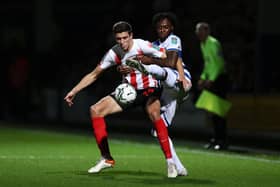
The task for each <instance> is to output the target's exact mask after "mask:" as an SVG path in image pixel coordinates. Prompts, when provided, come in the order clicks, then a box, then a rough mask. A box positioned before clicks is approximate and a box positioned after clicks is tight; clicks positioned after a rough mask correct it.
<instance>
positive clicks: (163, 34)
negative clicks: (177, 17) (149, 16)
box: [156, 18, 173, 41]
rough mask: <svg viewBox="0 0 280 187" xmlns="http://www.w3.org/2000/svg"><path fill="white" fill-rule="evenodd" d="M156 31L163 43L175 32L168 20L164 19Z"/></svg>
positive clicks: (158, 24)
mask: <svg viewBox="0 0 280 187" xmlns="http://www.w3.org/2000/svg"><path fill="white" fill-rule="evenodd" d="M156 31H157V34H158V37H159V39H160V40H161V41H164V40H165V39H166V38H167V37H168V36H169V34H170V33H171V32H172V31H173V26H172V24H171V22H170V21H169V20H168V19H166V18H165V19H163V20H161V21H159V22H158V23H157V26H156Z"/></svg>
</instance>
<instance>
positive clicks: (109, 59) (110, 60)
mask: <svg viewBox="0 0 280 187" xmlns="http://www.w3.org/2000/svg"><path fill="white" fill-rule="evenodd" d="M120 63H121V59H120V58H119V57H118V56H117V55H116V53H115V52H114V51H113V50H112V49H110V50H109V51H108V52H107V53H106V54H105V55H104V56H103V58H102V60H101V61H100V67H101V68H102V69H107V68H109V67H112V66H115V65H117V64H120Z"/></svg>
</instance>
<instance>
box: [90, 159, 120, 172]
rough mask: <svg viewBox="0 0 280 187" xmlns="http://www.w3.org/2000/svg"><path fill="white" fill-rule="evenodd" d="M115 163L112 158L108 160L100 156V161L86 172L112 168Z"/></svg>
mask: <svg viewBox="0 0 280 187" xmlns="http://www.w3.org/2000/svg"><path fill="white" fill-rule="evenodd" d="M114 165H115V161H114V160H109V159H105V158H101V159H100V161H99V162H98V163H97V164H96V165H95V166H93V167H92V168H90V169H89V170H88V173H99V172H100V171H101V170H103V169H106V168H112V167H114Z"/></svg>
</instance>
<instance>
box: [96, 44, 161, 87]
mask: <svg viewBox="0 0 280 187" xmlns="http://www.w3.org/2000/svg"><path fill="white" fill-rule="evenodd" d="M140 54H144V55H147V56H152V57H161V56H162V55H163V53H162V52H161V51H159V50H158V49H157V48H155V47H153V45H152V43H150V42H149V41H145V40H142V39H133V46H132V48H131V49H130V50H129V51H128V52H126V53H124V56H123V57H122V58H121V59H120V57H119V56H118V54H116V53H115V52H114V51H113V49H112V48H111V49H110V50H109V51H108V52H107V53H106V54H105V56H104V57H103V59H102V60H101V62H100V67H101V68H102V69H107V68H109V67H112V66H115V65H120V64H123V65H125V62H126V60H127V59H128V58H132V57H135V56H136V55H140ZM124 79H125V80H126V81H127V82H128V83H130V84H131V85H132V86H133V87H134V88H135V89H137V90H141V89H145V88H149V87H158V81H157V80H156V79H155V78H153V77H152V75H144V74H142V73H141V72H139V71H137V70H134V71H133V72H131V73H130V74H127V75H125V76H124Z"/></svg>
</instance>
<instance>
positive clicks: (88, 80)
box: [64, 65, 103, 106]
mask: <svg viewBox="0 0 280 187" xmlns="http://www.w3.org/2000/svg"><path fill="white" fill-rule="evenodd" d="M102 72H103V69H102V68H101V67H100V66H99V65H98V66H96V68H95V69H94V70H93V71H92V72H90V73H88V74H87V75H85V76H84V77H83V78H82V79H81V81H80V82H79V83H78V84H77V85H76V86H75V87H74V88H72V90H71V91H70V92H68V93H67V95H66V96H65V98H64V100H65V101H66V102H67V104H68V105H69V106H71V105H72V104H73V99H74V97H75V95H76V94H77V93H78V92H80V91H81V90H82V89H84V88H85V87H87V86H89V85H90V84H92V83H93V82H95V81H96V79H97V78H98V77H99V76H100V75H101V73H102Z"/></svg>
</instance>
